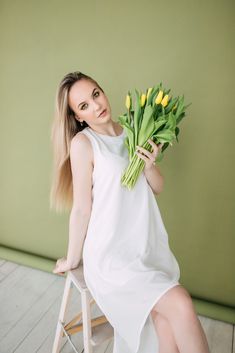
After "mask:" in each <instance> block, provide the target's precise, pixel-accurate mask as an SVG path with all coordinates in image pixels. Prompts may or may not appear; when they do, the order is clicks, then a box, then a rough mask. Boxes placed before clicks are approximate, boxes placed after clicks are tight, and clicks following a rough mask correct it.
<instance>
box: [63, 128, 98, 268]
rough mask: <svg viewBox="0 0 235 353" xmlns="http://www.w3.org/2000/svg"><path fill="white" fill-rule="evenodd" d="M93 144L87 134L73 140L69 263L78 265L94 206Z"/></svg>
mask: <svg viewBox="0 0 235 353" xmlns="http://www.w3.org/2000/svg"><path fill="white" fill-rule="evenodd" d="M92 153H93V152H92V146H91V143H90V141H89V139H88V137H87V136H85V135H84V134H79V133H78V134H77V135H76V136H74V138H73V139H72V141H71V147H70V161H71V169H72V182H73V206H72V210H71V213H70V218H69V243H68V251H67V264H68V265H69V267H71V269H73V268H76V267H78V265H79V263H80V261H81V259H82V250H83V244H84V240H85V237H86V233H87V228H88V224H89V220H90V214H91V208H92V171H93V164H92Z"/></svg>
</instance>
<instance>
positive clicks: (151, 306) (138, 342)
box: [133, 282, 181, 353]
mask: <svg viewBox="0 0 235 353" xmlns="http://www.w3.org/2000/svg"><path fill="white" fill-rule="evenodd" d="M177 285H181V283H180V282H174V283H173V284H171V285H170V286H169V287H167V288H166V289H165V290H164V291H163V292H162V293H161V294H160V295H159V296H158V297H157V299H156V298H155V299H154V301H153V302H151V305H150V306H149V308H148V309H147V314H146V315H145V316H144V319H143V322H142V323H141V325H140V329H139V332H138V341H137V346H136V348H135V350H134V351H133V353H137V352H138V349H139V346H140V337H141V333H142V330H143V327H144V325H145V322H146V320H147V318H148V316H149V315H150V316H151V311H152V309H153V307H154V305H156V304H157V302H158V301H159V300H160V299H161V297H162V296H163V295H164V294H165V293H166V292H167V291H168V290H170V289H171V288H173V287H175V286H177ZM151 321H152V316H151ZM152 322H153V321H152ZM156 336H157V334H156Z"/></svg>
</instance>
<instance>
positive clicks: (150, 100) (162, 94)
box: [118, 82, 191, 190]
mask: <svg viewBox="0 0 235 353" xmlns="http://www.w3.org/2000/svg"><path fill="white" fill-rule="evenodd" d="M169 92H170V89H169V90H166V89H164V88H162V82H161V83H160V84H159V85H157V86H155V87H154V88H148V90H146V94H145V93H142V94H141V93H140V92H139V91H138V90H136V89H135V98H136V99H135V104H133V103H132V97H131V93H130V91H128V94H127V96H126V102H125V104H126V108H127V113H125V114H123V115H120V116H119V117H118V121H119V123H120V125H121V126H122V127H123V128H124V129H125V131H126V135H127V136H126V138H125V146H126V147H127V149H128V153H129V161H130V163H129V165H128V167H127V168H126V170H125V171H124V174H123V175H122V178H121V183H122V185H124V186H126V187H128V189H129V190H130V189H132V188H133V187H134V185H135V183H136V181H137V179H138V176H139V175H140V173H141V172H142V171H143V169H144V164H145V162H144V160H143V159H141V158H139V157H138V155H136V153H135V150H136V146H137V145H138V146H141V147H143V148H145V149H146V150H148V151H150V152H152V146H151V145H150V143H149V142H148V139H151V140H152V141H153V142H155V143H156V144H158V143H163V146H162V149H161V152H160V153H159V154H158V156H157V158H156V161H157V162H160V161H161V160H162V158H163V151H164V150H165V149H166V148H167V147H168V145H169V144H170V145H171V146H172V141H173V140H174V139H176V140H177V142H178V137H177V136H178V135H179V131H180V129H179V127H178V126H177V125H178V124H179V122H180V121H181V120H182V118H183V117H184V116H185V109H186V108H187V107H188V106H189V105H190V104H191V103H190V104H188V105H187V106H184V95H183V96H182V97H179V96H178V97H175V98H173V97H169Z"/></svg>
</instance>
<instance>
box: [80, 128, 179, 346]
mask: <svg viewBox="0 0 235 353" xmlns="http://www.w3.org/2000/svg"><path fill="white" fill-rule="evenodd" d="M80 133H83V134H85V135H86V136H87V137H88V138H89V140H90V142H91V145H92V148H93V154H94V170H93V176H92V180H93V188H92V198H93V203H92V211H91V217H90V221H89V224H88V229H87V234H86V238H85V241H84V246H83V270H84V278H85V281H86V284H87V287H88V289H89V291H90V293H91V294H92V296H93V298H94V300H95V301H96V303H97V305H98V307H99V308H100V309H101V311H102V312H103V314H104V315H105V316H106V318H107V319H108V321H109V323H110V324H111V325H112V327H113V329H114V344H113V353H137V352H138V353H157V352H158V351H159V340H158V336H157V333H156V330H155V327H154V323H153V320H152V317H151V313H150V312H151V310H152V308H153V306H154V305H155V304H156V303H157V301H158V300H159V299H160V298H161V296H162V295H163V294H164V293H166V292H167V291H168V290H169V289H170V288H172V287H174V286H176V285H178V284H180V283H179V282H178V281H179V278H180V269H179V266H178V263H177V260H176V259H175V257H174V255H173V253H172V252H171V250H170V248H169V244H168V235H167V232H166V229H165V227H164V224H163V221H162V218H161V214H160V211H159V208H158V205H157V201H156V199H155V196H154V193H153V191H152V189H151V187H150V185H149V184H148V182H147V179H146V177H145V175H144V173H143V172H142V173H141V175H140V176H139V178H138V180H137V183H136V184H135V186H134V188H133V189H132V190H129V189H128V188H126V187H125V186H122V185H121V176H122V174H123V172H124V169H125V168H126V167H127V166H128V163H129V157H128V150H127V148H126V146H125V145H124V139H125V137H126V132H125V130H124V129H123V132H122V133H121V135H118V136H109V135H103V134H100V133H97V132H95V131H94V130H92V129H91V128H90V127H86V128H85V129H83V130H82V132H80Z"/></svg>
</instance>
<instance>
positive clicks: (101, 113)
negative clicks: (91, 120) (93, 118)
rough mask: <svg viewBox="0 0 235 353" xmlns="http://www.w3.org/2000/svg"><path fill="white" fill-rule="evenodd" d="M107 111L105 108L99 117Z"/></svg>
mask: <svg viewBox="0 0 235 353" xmlns="http://www.w3.org/2000/svg"><path fill="white" fill-rule="evenodd" d="M105 111H106V109H104V110H103V111H102V112H101V113H100V115H99V116H98V118H99V117H100V116H101V115H102V114H103V113H104V112H105Z"/></svg>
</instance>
